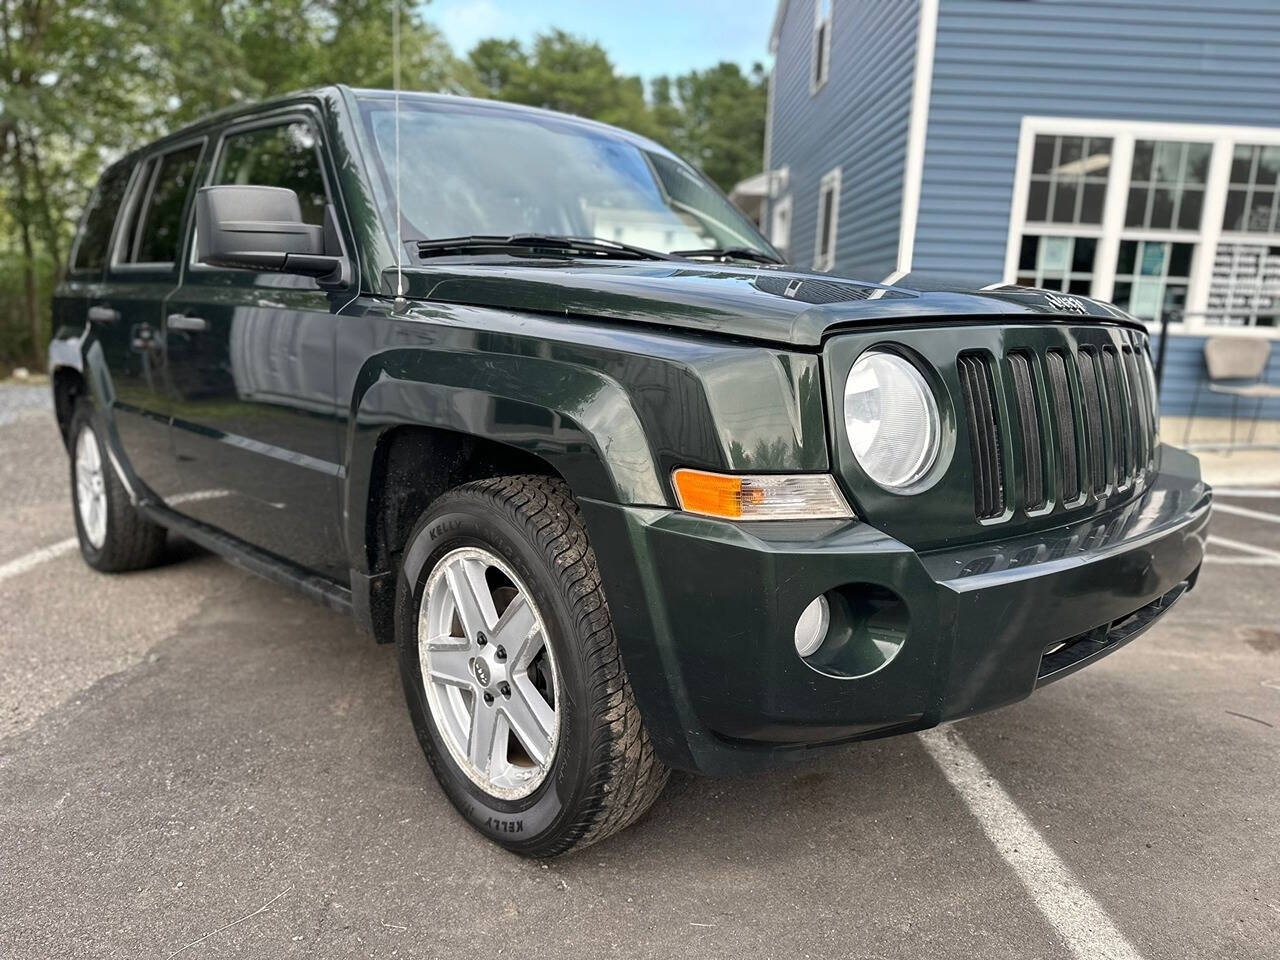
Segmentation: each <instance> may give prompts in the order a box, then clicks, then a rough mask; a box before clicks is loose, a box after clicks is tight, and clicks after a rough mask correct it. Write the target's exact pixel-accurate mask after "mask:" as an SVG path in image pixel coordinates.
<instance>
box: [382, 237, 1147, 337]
mask: <svg viewBox="0 0 1280 960" xmlns="http://www.w3.org/2000/svg"><path fill="white" fill-rule="evenodd" d="M905 280H906V281H910V283H909V285H908V284H907V283H905V282H900V283H899V284H896V285H893V286H886V285H883V284H877V283H865V282H862V281H858V280H850V279H845V278H843V277H838V276H833V275H831V274H825V273H822V274H818V273H809V272H804V271H797V270H793V269H789V268H786V267H765V266H761V267H751V266H740V265H736V264H703V263H695V262H692V261H679V262H676V261H666V260H663V261H640V262H627V261H621V262H620V261H608V262H600V263H579V262H575V263H566V262H565V261H562V260H530V261H515V262H513V260H511V259H507V258H503V259H502V260H500V261H496V262H482V263H477V262H474V261H473V262H466V263H456V262H440V263H432V264H430V265H429V266H426V267H417V268H413V269H410V270H406V271H405V272H404V285H405V296H406V297H407V298H409V299H418V300H424V301H429V302H435V303H462V304H468V305H471V306H484V307H498V308H504V309H510V310H526V311H534V312H538V313H550V314H558V315H562V316H574V317H582V318H594V319H604V320H611V321H618V322H622V323H636V324H646V325H653V326H661V327H667V328H676V329H681V330H693V331H697V332H699V333H709V334H717V335H721V336H727V337H737V338H743V339H750V340H761V341H767V342H770V343H778V344H786V345H790V346H797V347H817V346H820V345H821V343H822V340H823V338H824V337H825V336H827V335H828V334H830V333H833V332H836V331H838V330H841V329H845V328H849V327H857V326H869V325H882V324H898V323H936V322H938V321H940V320H941V321H955V322H974V321H980V320H1003V321H1009V322H1018V323H1021V322H1036V321H1050V322H1052V321H1062V320H1064V319H1067V320H1074V321H1076V322H1079V321H1080V320H1081V319H1083V318H1085V317H1093V318H1095V319H1097V320H1104V321H1111V322H1118V323H1125V324H1130V325H1138V326H1140V324H1138V321H1136V320H1134V319H1133V318H1132V317H1130V316H1129V315H1128V314H1126V313H1124V312H1123V311H1121V310H1119V309H1117V308H1116V307H1113V306H1110V305H1109V304H1104V303H1099V302H1097V301H1094V300H1089V299H1087V298H1085V297H1077V296H1074V295H1072V296H1068V295H1066V294H1061V293H1053V292H1050V291H1046V290H1033V289H1029V288H1026V287H1014V286H1001V287H992V288H987V289H982V290H965V289H964V288H963V286H961V285H948V284H945V283H943V284H930V283H927V282H925V281H923V280H922V279H920V278H912V277H908V278H905ZM384 281H385V284H384V290H389V289H394V287H395V277H394V273H391V274H389V275H388V276H386V277H384Z"/></svg>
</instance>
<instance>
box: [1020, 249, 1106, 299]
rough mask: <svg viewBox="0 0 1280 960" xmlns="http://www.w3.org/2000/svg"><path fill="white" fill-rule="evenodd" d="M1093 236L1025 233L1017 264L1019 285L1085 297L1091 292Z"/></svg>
mask: <svg viewBox="0 0 1280 960" xmlns="http://www.w3.org/2000/svg"><path fill="white" fill-rule="evenodd" d="M1097 249H1098V240H1097V238H1096V237H1055V236H1051V235H1041V234H1024V235H1023V237H1022V246H1021V252H1020V255H1019V261H1018V277H1017V282H1018V284H1019V286H1023V287H1038V288H1040V289H1042V290H1061V291H1063V292H1064V293H1075V294H1079V295H1080V296H1084V297H1087V296H1089V295H1090V293H1091V291H1092V289H1093V259H1094V255H1095V254H1096V252H1097Z"/></svg>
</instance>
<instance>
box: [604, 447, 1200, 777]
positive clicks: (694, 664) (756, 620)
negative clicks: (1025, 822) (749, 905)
mask: <svg viewBox="0 0 1280 960" xmlns="http://www.w3.org/2000/svg"><path fill="white" fill-rule="evenodd" d="M1211 499H1212V495H1211V493H1210V491H1209V488H1208V487H1207V486H1206V485H1205V484H1204V483H1203V482H1202V481H1201V479H1200V471H1199V464H1198V462H1197V461H1196V460H1195V458H1194V457H1192V456H1190V455H1188V454H1186V453H1184V452H1182V451H1180V450H1176V449H1174V448H1172V447H1165V448H1164V449H1163V452H1162V461H1161V472H1160V474H1159V476H1158V477H1157V478H1156V481H1155V482H1154V483H1153V484H1152V486H1151V487H1150V488H1149V489H1148V490H1147V491H1146V492H1145V493H1144V494H1143V495H1142V496H1141V497H1139V498H1138V499H1136V500H1134V501H1133V502H1131V503H1129V504H1127V505H1126V506H1124V507H1121V508H1118V509H1116V510H1114V511H1111V512H1110V513H1107V514H1103V515H1101V516H1097V517H1092V518H1090V519H1088V520H1085V521H1082V522H1079V523H1076V524H1073V525H1067V526H1063V527H1058V528H1056V529H1054V530H1050V531H1042V532H1040V533H1037V534H1034V535H1028V536H1022V537H1018V538H1015V539H1011V540H1005V541H996V542H986V543H982V544H969V545H966V546H963V547H958V548H952V549H942V550H937V551H931V552H927V553H916V552H915V551H913V550H912V549H910V548H909V547H907V546H905V545H904V544H902V543H900V542H898V541H897V540H894V539H892V538H890V537H888V536H886V535H885V534H883V533H881V532H879V531H877V530H876V529H874V528H873V527H871V526H869V525H867V524H863V523H844V522H826V521H822V522H819V521H804V522H776V523H761V524H734V523H727V522H723V521H718V520H712V519H707V518H701V517H696V516H692V515H690V514H685V513H679V512H675V511H670V510H661V509H649V508H637V507H622V506H617V505H612V504H605V503H600V502H596V501H583V503H582V507H583V510H584V514H585V516H586V519H587V523H588V528H589V531H590V533H591V537H592V543H593V546H594V548H595V551H596V554H597V556H598V558H599V563H600V568H601V574H602V577H603V579H604V584H605V590H606V595H607V596H608V598H609V606H610V610H611V612H612V615H613V620H614V625H615V629H616V631H617V634H618V639H619V643H620V645H621V648H622V653H623V659H624V662H625V663H626V666H627V671H628V674H629V676H630V679H631V684H632V687H633V689H634V691H635V694H636V698H637V701H638V702H639V705H640V708H641V711H642V713H643V714H644V718H645V724H646V727H647V728H648V730H649V733H650V736H651V737H652V739H653V741H654V745H655V748H656V749H657V750H658V752H659V755H660V756H661V757H662V758H663V760H664V761H665V762H666V763H667V764H668V765H670V766H673V767H676V768H679V769H685V770H692V771H696V772H700V773H706V774H715V773H734V772H742V771H747V770H753V769H760V768H763V767H768V766H773V765H775V764H777V763H779V762H781V761H784V760H787V759H795V758H799V757H802V756H804V755H805V754H806V753H808V752H810V751H811V750H812V749H813V748H815V747H820V746H826V745H830V744H835V743H840V742H845V741H849V740H855V739H863V738H868V737H875V736H883V735H886V734H891V733H900V732H906V731H909V730H918V729H922V728H925V727H930V726H933V725H935V724H938V723H940V722H942V721H945V720H952V719H956V718H958V717H963V716H967V715H969V714H973V713H977V712H979V711H982V710H989V709H992V708H994V707H998V706H1001V705H1003V704H1007V703H1011V702H1013V701H1016V700H1020V699H1022V698H1024V697H1026V696H1028V695H1029V694H1030V693H1031V692H1032V691H1033V690H1034V689H1035V688H1036V687H1037V686H1039V685H1042V684H1044V683H1047V682H1049V681H1051V680H1055V679H1058V678H1059V677H1061V676H1065V675H1066V674H1068V673H1070V672H1072V671H1074V670H1076V669H1079V668H1080V667H1082V666H1085V665H1086V664H1088V663H1091V662H1093V661H1094V660H1096V659H1098V658H1099V657H1101V656H1104V655H1105V654H1107V653H1110V652H1112V651H1113V650H1115V649H1117V648H1118V647H1120V646H1122V645H1123V644H1124V643H1126V642H1128V641H1129V640H1131V639H1133V637H1135V636H1137V635H1138V634H1139V633H1141V632H1142V631H1143V630H1145V629H1146V628H1147V627H1149V626H1150V625H1151V624H1152V623H1153V622H1154V621H1155V620H1156V619H1158V617H1159V616H1160V615H1162V614H1163V613H1164V612H1165V611H1166V610H1167V609H1168V607H1169V606H1170V605H1171V604H1172V603H1173V601H1174V600H1176V599H1177V598H1178V596H1180V595H1181V593H1182V592H1183V591H1184V590H1185V589H1187V588H1188V587H1190V586H1191V585H1193V584H1194V582H1195V578H1196V575H1197V574H1198V572H1199V568H1200V563H1201V560H1202V559H1203V556H1204V542H1205V536H1206V528H1207V525H1208V522H1209V514H1210V509H1211ZM854 584H856V585H858V586H857V587H856V588H850V587H849V586H848V585H854ZM837 588H847V589H853V590H855V591H856V590H862V589H864V588H866V589H878V590H883V589H885V588H887V589H888V590H890V591H892V592H893V593H894V594H896V595H897V596H898V597H900V598H901V599H902V600H903V601H905V604H906V607H907V610H908V613H909V618H910V619H909V627H908V629H907V632H906V640H905V642H903V643H902V645H901V648H900V649H899V650H898V652H897V653H896V655H895V656H893V658H892V659H891V660H889V662H887V663H886V664H884V665H883V666H882V667H880V668H879V669H876V670H875V671H874V672H871V673H868V674H866V675H863V676H858V677H857V678H850V677H847V676H834V675H830V674H828V673H825V672H818V671H817V670H815V669H813V668H811V667H810V666H809V665H808V664H806V663H805V662H804V661H802V660H800V659H799V657H797V656H796V653H795V649H794V645H793V630H794V625H795V622H796V619H797V618H798V617H799V615H800V613H801V611H802V610H803V609H804V607H805V606H806V605H807V604H808V603H809V602H810V601H811V600H813V598H814V597H815V596H817V595H818V594H820V593H823V592H824V591H828V590H833V589H837ZM1059 645H1062V646H1059Z"/></svg>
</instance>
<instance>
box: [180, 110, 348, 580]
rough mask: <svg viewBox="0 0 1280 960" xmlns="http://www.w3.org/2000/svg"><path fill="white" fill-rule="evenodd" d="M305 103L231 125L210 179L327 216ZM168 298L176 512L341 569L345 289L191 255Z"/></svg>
mask: <svg viewBox="0 0 1280 960" xmlns="http://www.w3.org/2000/svg"><path fill="white" fill-rule="evenodd" d="M316 121H317V118H316V116H315V115H314V113H313V112H311V111H310V110H309V109H299V108H292V109H289V110H287V111H284V112H276V113H272V114H269V115H265V116H261V117H257V118H255V119H253V120H251V121H248V122H245V123H241V124H237V125H234V126H231V127H228V128H227V129H226V130H224V131H223V132H222V134H221V135H220V137H219V138H218V142H217V145H216V148H215V150H214V155H213V162H212V164H211V169H210V174H209V177H208V178H207V181H206V184H207V185H217V184H254V185H258V186H272V187H287V188H289V189H291V190H293V191H295V192H296V193H297V194H298V199H299V201H300V203H301V206H302V213H303V217H304V219H305V220H306V221H307V222H308V223H315V224H319V223H323V222H324V207H325V204H326V203H328V202H329V200H330V190H329V184H330V183H331V182H332V180H333V178H332V171H331V170H330V169H329V167H328V162H327V160H326V158H325V154H324V153H323V151H322V149H321V141H320V135H319V129H320V128H319V124H318V123H317V122H316ZM194 249H195V241H194V236H190V237H189V239H188V253H187V263H186V267H185V272H184V275H183V279H182V284H181V286H180V287H179V289H178V291H177V292H176V293H175V294H174V295H173V296H172V297H171V298H170V299H169V301H168V304H167V308H166V311H165V312H166V323H167V327H168V330H167V336H168V343H169V362H170V370H169V373H170V380H171V382H172V384H173V389H174V421H173V425H174V432H173V438H174V446H175V449H176V452H177V456H178V467H179V474H180V482H181V484H182V489H183V493H184V494H185V496H184V497H183V498H182V501H183V502H182V503H181V505H180V506H178V507H177V509H178V510H180V511H181V512H182V513H184V514H186V515H188V516H190V517H192V518H194V519H196V520H200V521H202V522H204V523H208V524H211V525H213V526H215V527H218V528H219V529H221V530H224V531H226V532H228V533H231V534H233V535H234V536H236V537H239V538H240V539H242V540H246V541H248V542H249V543H252V544H254V545H256V546H258V547H261V548H263V549H265V550H268V551H270V552H271V553H274V554H276V555H278V556H280V557H284V558H285V559H288V560H291V561H293V562H294V563H296V564H298V565H300V566H303V567H306V568H309V569H311V570H315V571H317V572H320V573H323V574H325V575H327V576H330V577H332V578H334V579H338V580H345V579H346V578H347V575H348V571H347V564H346V555H345V552H344V550H343V549H342V545H341V536H340V529H341V528H340V523H339V520H340V517H339V504H340V488H339V482H340V477H341V469H340V467H339V466H338V463H339V459H340V456H339V453H340V448H341V444H342V437H343V428H342V421H341V420H340V418H339V410H338V406H337V403H336V401H335V396H334V347H335V340H336V332H337V311H338V310H339V309H340V308H341V307H342V306H343V305H344V304H345V303H346V302H347V301H348V300H349V299H350V293H349V292H341V293H333V292H327V291H325V290H322V289H320V287H318V286H317V285H316V282H315V281H314V280H312V279H310V278H307V277H297V276H285V275H282V274H277V273H263V272H257V271H251V270H229V269H223V268H215V267H209V266H205V265H203V264H198V263H195V262H194V260H193V259H192V258H193V256H194Z"/></svg>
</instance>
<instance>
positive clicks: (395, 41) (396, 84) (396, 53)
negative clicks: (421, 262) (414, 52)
mask: <svg viewBox="0 0 1280 960" xmlns="http://www.w3.org/2000/svg"><path fill="white" fill-rule="evenodd" d="M391 85H392V87H393V88H394V89H395V98H396V99H395V118H396V123H395V125H396V302H395V309H396V310H404V309H405V307H406V304H405V302H404V265H403V261H404V236H403V233H404V228H403V226H402V224H403V221H402V220H401V217H400V0H395V2H394V3H393V4H392V5H391Z"/></svg>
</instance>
